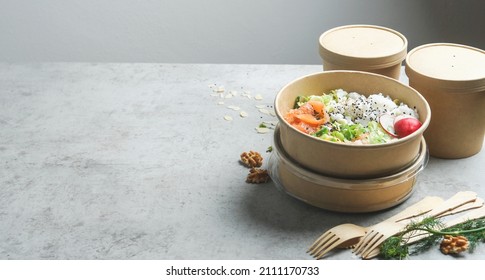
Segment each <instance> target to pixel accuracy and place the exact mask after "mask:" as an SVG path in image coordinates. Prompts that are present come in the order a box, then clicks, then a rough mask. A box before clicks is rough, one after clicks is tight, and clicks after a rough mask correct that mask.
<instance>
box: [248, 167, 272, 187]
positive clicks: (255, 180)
mask: <svg viewBox="0 0 485 280" xmlns="http://www.w3.org/2000/svg"><path fill="white" fill-rule="evenodd" d="M268 181H269V174H268V171H267V170H266V169H259V168H254V167H253V168H251V169H250V170H249V174H248V177H247V178H246V182H247V183H251V184H261V183H266V182H268Z"/></svg>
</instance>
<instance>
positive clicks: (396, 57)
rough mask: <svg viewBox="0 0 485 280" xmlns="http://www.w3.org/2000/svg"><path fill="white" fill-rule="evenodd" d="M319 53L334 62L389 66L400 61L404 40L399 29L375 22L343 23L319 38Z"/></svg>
mask: <svg viewBox="0 0 485 280" xmlns="http://www.w3.org/2000/svg"><path fill="white" fill-rule="evenodd" d="M319 43H320V55H321V56H322V58H323V59H326V60H328V61H329V62H332V63H336V64H348V65H355V64H358V65H359V66H369V68H381V67H389V66H392V65H395V64H397V63H401V62H402V61H403V60H404V58H405V56H406V53H407V44H408V43H407V39H406V38H405V37H404V36H403V35H402V34H401V33H399V32H397V31H395V30H392V29H389V28H385V27H381V26H375V25H346V26H341V27H336V28H333V29H330V30H328V31H326V32H325V33H323V34H322V35H321V36H320V39H319Z"/></svg>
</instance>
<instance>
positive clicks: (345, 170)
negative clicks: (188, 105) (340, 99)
mask: <svg viewBox="0 0 485 280" xmlns="http://www.w3.org/2000/svg"><path fill="white" fill-rule="evenodd" d="M338 88H341V89H344V90H346V91H348V92H352V91H355V92H357V93H360V94H363V95H365V96H368V95H370V94H375V93H382V94H383V95H384V96H387V95H388V96H390V97H391V98H392V99H399V100H401V101H402V102H404V103H405V104H407V105H408V106H409V107H410V108H416V109H417V111H418V114H419V120H420V121H421V123H422V126H421V127H420V128H419V129H418V130H416V131H415V132H413V133H412V134H410V135H408V136H405V137H403V138H400V139H397V140H395V141H393V142H390V143H384V144H366V145H355V144H349V143H336V142H329V141H325V140H322V139H319V138H316V137H313V136H311V135H308V134H305V133H303V132H301V131H299V130H297V129H296V128H294V127H293V126H291V125H290V124H289V123H288V122H287V121H286V120H285V119H284V116H285V114H286V113H287V112H288V111H289V110H290V109H292V108H293V106H294V103H295V99H296V97H297V96H299V95H312V94H322V93H324V92H325V93H328V92H329V91H330V90H333V89H338ZM275 111H276V116H277V117H278V119H279V123H280V127H281V128H280V131H281V132H280V138H281V146H282V148H283V149H284V150H285V151H286V153H288V155H289V156H290V157H291V158H292V159H294V160H295V161H296V162H298V163H299V164H301V165H302V166H304V167H305V168H308V169H311V170H313V171H315V172H318V173H321V174H323V175H327V176H332V177H340V178H353V179H356V178H374V177H378V176H386V175H389V174H393V173H396V172H397V171H399V170H402V169H404V168H406V167H407V166H408V165H410V164H411V163H412V162H414V161H415V160H416V157H417V156H418V154H419V150H420V145H421V138H422V135H423V132H424V131H425V130H426V128H427V127H428V124H429V122H430V119H431V111H430V108H429V105H428V103H427V101H426V100H425V99H424V98H423V97H422V96H421V94H419V92H417V91H416V90H414V89H413V88H411V87H409V86H407V85H404V84H403V83H401V82H399V81H397V80H395V79H392V78H389V77H385V76H382V75H378V74H374V73H368V72H360V71H346V70H336V71H325V72H319V73H315V74H310V75H307V76H304V77H300V78H298V79H296V80H294V81H292V82H290V83H289V84H287V85H286V86H284V87H283V88H282V89H281V90H280V91H279V92H278V94H277V95H276V98H275Z"/></svg>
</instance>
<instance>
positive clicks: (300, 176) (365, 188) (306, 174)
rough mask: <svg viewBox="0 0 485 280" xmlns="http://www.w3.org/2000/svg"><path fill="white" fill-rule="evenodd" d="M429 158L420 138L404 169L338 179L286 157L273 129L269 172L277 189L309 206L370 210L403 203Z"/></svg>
mask: <svg viewBox="0 0 485 280" xmlns="http://www.w3.org/2000/svg"><path fill="white" fill-rule="evenodd" d="M428 159H429V153H428V150H427V146H426V142H425V140H424V138H423V137H419V151H418V156H417V158H416V159H415V160H414V161H413V162H412V163H411V165H409V166H408V167H407V168H405V169H403V170H400V171H398V172H396V173H393V174H391V175H389V176H383V177H376V178H372V179H355V180H354V179H341V178H334V177H329V176H324V175H321V174H318V173H315V172H312V171H311V170H308V169H306V168H305V167H303V166H301V165H300V164H299V163H297V162H295V161H294V160H293V159H291V158H290V157H289V155H288V154H287V153H286V151H285V150H284V149H283V147H282V145H281V139H280V126H279V125H278V126H277V128H276V129H275V135H274V143H273V152H272V154H271V157H270V159H269V163H268V172H269V174H270V176H271V179H272V180H273V182H275V185H276V187H277V188H278V189H280V190H281V191H284V192H286V193H287V194H289V195H291V196H293V197H295V198H297V199H299V200H302V201H304V202H305V203H308V204H310V205H313V206H316V207H319V208H323V209H326V210H331V211H337V212H351V213H358V212H373V211H379V210H384V209H387V208H390V207H393V206H395V205H398V204H400V203H402V202H404V201H405V200H406V199H407V198H409V197H410V196H411V194H412V193H413V191H414V186H415V183H416V180H417V175H418V174H419V173H420V172H421V171H422V170H423V169H424V168H425V167H426V165H427V163H428Z"/></svg>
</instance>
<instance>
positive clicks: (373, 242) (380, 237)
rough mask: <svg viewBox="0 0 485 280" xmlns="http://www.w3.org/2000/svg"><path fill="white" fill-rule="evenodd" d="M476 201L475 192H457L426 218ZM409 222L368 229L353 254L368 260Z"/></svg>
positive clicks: (383, 223) (385, 224) (380, 225)
mask: <svg viewBox="0 0 485 280" xmlns="http://www.w3.org/2000/svg"><path fill="white" fill-rule="evenodd" d="M476 199H477V194H476V193H475V192H471V191H464V192H458V193H457V194H455V195H454V196H452V197H451V198H450V199H448V200H446V201H445V202H443V203H441V204H440V205H438V206H437V207H435V208H433V210H431V211H430V212H429V213H427V214H426V216H429V217H437V216H439V215H442V214H443V213H445V212H448V211H452V210H453V209H455V208H457V207H459V206H462V205H464V204H466V203H469V202H473V201H475V200H476ZM410 222H411V220H409V219H408V220H405V221H401V222H397V223H396V222H394V223H390V222H388V221H384V222H382V223H379V224H377V225H375V226H372V227H371V228H369V231H368V232H367V233H366V235H365V236H364V237H362V238H361V239H360V241H359V243H357V245H356V246H355V248H354V249H353V252H354V253H355V254H357V255H358V256H361V257H362V258H364V259H367V258H370V257H371V256H372V255H373V254H374V253H373V251H374V250H375V249H376V248H378V247H379V246H380V245H381V244H382V242H384V241H385V240H386V239H387V238H389V237H391V236H393V235H396V234H397V233H399V232H401V231H402V230H403V229H404V228H405V227H406V226H407V225H408V224H409V223H410Z"/></svg>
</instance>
